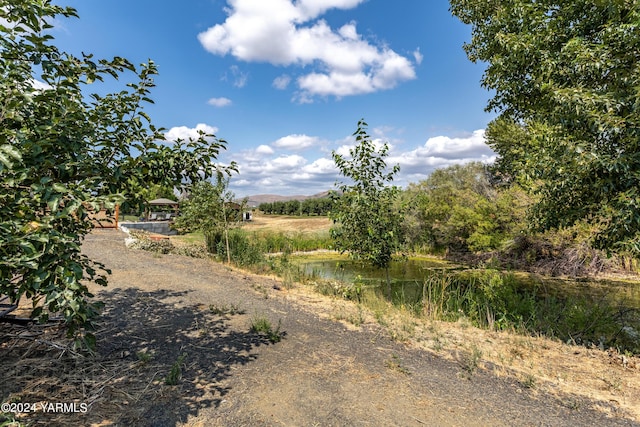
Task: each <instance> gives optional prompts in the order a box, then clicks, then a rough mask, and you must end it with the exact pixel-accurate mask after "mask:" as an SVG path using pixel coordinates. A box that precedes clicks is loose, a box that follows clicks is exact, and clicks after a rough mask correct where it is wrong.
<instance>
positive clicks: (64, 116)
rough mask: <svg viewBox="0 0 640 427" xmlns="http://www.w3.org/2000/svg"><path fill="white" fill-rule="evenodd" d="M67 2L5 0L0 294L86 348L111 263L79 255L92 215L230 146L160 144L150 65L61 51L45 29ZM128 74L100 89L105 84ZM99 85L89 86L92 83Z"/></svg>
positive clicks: (201, 171)
mask: <svg viewBox="0 0 640 427" xmlns="http://www.w3.org/2000/svg"><path fill="white" fill-rule="evenodd" d="M61 17H62V18H70V17H77V14H76V11H75V10H74V9H72V8H65V7H61V6H58V5H55V4H52V2H51V1H49V0H11V1H7V0H0V94H1V95H0V294H6V295H9V297H10V299H11V301H13V302H17V301H19V300H20V299H21V298H29V299H32V300H33V304H34V311H33V316H34V317H39V318H40V319H42V320H45V319H47V317H48V316H49V314H50V313H56V314H57V313H61V314H62V315H63V316H64V318H65V320H66V324H67V326H68V331H69V334H70V335H76V336H77V338H78V339H79V341H78V343H79V344H82V340H84V344H87V345H91V344H92V342H93V340H94V338H93V336H92V335H91V334H90V333H88V334H83V333H82V332H87V331H89V329H90V327H91V319H92V318H94V317H95V316H96V314H97V313H98V310H99V308H100V304H99V303H97V302H95V301H94V300H92V299H91V297H92V295H91V293H90V292H89V289H88V287H87V285H88V283H89V282H91V281H94V282H96V283H98V284H100V285H106V283H107V274H108V270H106V269H105V268H104V266H102V265H100V264H98V263H95V262H93V261H92V260H90V259H88V258H87V257H86V256H85V255H83V254H82V253H81V250H80V248H81V242H82V240H83V238H84V236H85V235H86V234H87V233H89V231H90V230H91V229H92V224H91V222H90V221H88V220H87V215H88V214H89V212H90V211H91V210H97V209H100V208H101V207H107V208H113V206H114V204H115V203H117V202H121V201H122V200H124V199H125V198H128V199H129V200H131V199H138V200H140V197H139V196H140V189H141V188H144V187H145V186H146V185H147V184H158V185H161V186H164V187H170V188H174V187H179V186H181V185H182V184H183V183H185V182H197V181H199V180H201V179H203V178H207V177H208V176H211V175H212V174H213V173H214V171H213V170H212V168H211V164H212V161H214V160H215V159H216V157H217V156H218V154H219V152H220V150H222V149H224V148H225V142H224V141H222V140H219V139H217V138H215V136H213V135H204V134H202V135H201V137H200V138H198V139H197V140H189V141H175V142H172V143H165V142H162V141H161V140H163V139H164V137H163V131H162V129H158V128H156V127H155V126H153V124H152V123H151V121H150V118H149V116H148V115H147V114H146V113H145V111H144V109H143V107H144V105H145V103H149V102H151V99H150V98H149V93H150V90H151V89H152V88H153V86H154V83H153V77H154V75H155V74H156V73H157V70H156V66H155V64H154V63H153V62H151V61H149V63H148V64H142V65H141V66H140V67H135V66H134V65H133V64H131V63H130V62H128V61H127V60H125V59H123V58H119V57H115V58H113V59H109V60H107V59H101V60H95V59H94V58H93V57H92V55H89V54H83V55H82V56H80V57H78V56H74V55H72V54H69V53H66V52H63V51H61V50H59V49H58V48H57V47H56V46H55V44H54V43H53V41H54V38H53V36H52V35H51V31H50V29H51V28H52V23H53V22H54V21H55V20H56V19H60V18H61ZM120 77H122V78H124V79H128V80H129V81H130V82H129V83H127V84H126V86H125V85H124V84H123V89H122V90H119V91H118V92H115V93H111V94H106V95H104V94H103V95H99V94H98V93H104V92H106V91H105V90H104V89H103V88H102V87H101V82H103V81H104V79H118V78H120ZM92 88H95V90H92Z"/></svg>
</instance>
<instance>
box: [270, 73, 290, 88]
mask: <svg viewBox="0 0 640 427" xmlns="http://www.w3.org/2000/svg"><path fill="white" fill-rule="evenodd" d="M289 83H291V77H290V76H288V75H286V74H283V75H281V76H279V77H276V78H275V79H274V80H273V83H272V85H273V87H275V88H276V89H280V90H284V89H286V88H287V87H288V86H289Z"/></svg>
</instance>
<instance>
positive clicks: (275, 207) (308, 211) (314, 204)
mask: <svg viewBox="0 0 640 427" xmlns="http://www.w3.org/2000/svg"><path fill="white" fill-rule="evenodd" d="M331 204H332V202H331V199H330V198H328V197H323V198H318V199H306V200H303V201H300V200H287V201H276V202H265V203H260V205H259V206H258V209H259V210H260V211H262V212H263V213H265V214H267V215H319V216H324V215H328V214H329V211H330V210H331Z"/></svg>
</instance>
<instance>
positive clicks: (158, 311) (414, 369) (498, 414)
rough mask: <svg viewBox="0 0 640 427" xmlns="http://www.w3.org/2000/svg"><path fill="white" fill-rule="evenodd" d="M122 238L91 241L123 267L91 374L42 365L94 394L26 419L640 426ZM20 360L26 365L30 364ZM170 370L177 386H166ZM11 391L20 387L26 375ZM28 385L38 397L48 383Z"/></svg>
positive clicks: (264, 284) (79, 365)
mask: <svg viewBox="0 0 640 427" xmlns="http://www.w3.org/2000/svg"><path fill="white" fill-rule="evenodd" d="M124 237H125V236H124V234H122V233H120V232H114V231H97V232H94V233H92V234H91V235H90V236H89V237H88V239H87V240H86V242H85V243H84V246H83V248H84V252H85V253H86V254H87V255H89V256H90V257H91V258H94V259H96V260H99V261H101V262H103V263H104V264H106V265H107V266H108V267H109V268H111V269H112V270H113V274H112V276H111V277H110V279H109V287H108V288H106V289H101V290H99V291H100V292H99V294H98V298H100V299H102V300H103V301H104V302H105V303H106V307H105V312H104V317H103V319H102V320H101V326H100V329H99V331H98V334H97V335H98V340H99V341H98V353H97V355H96V359H95V360H93V361H92V362H91V363H90V364H89V363H88V362H86V361H78V360H77V358H74V359H68V360H67V362H65V363H66V365H65V366H67V365H69V364H72V365H73V364H74V363H75V365H73V366H72V368H73V369H75V370H76V371H77V372H85V374H84V375H83V376H84V378H77V379H76V380H77V382H76V383H74V382H73V381H71V384H70V383H69V380H68V377H64V376H63V374H62V373H61V372H60V369H57V371H58V372H57V373H56V372H55V370H53V369H52V368H51V369H49V370H48V371H45V370H44V368H43V370H42V372H41V375H43V376H45V373H46V378H45V381H43V384H49V388H50V389H51V384H54V385H55V384H57V386H56V387H57V388H56V389H55V390H53V391H50V393H54V392H55V393H57V394H56V395H57V396H60V394H61V393H68V396H67V397H64V396H63V398H67V399H75V400H77V401H84V402H86V403H88V404H89V405H90V407H89V411H87V412H86V413H83V414H55V415H56V417H54V416H53V415H52V414H37V415H34V416H33V418H27V419H31V420H32V421H34V422H36V423H43V424H47V425H53V424H57V423H59V424H60V425H64V424H66V425H71V424H74V425H122V426H182V425H190V426H211V425H217V426H255V425H265V426H425V425H426V426H476V425H477V426H547V425H548V426H586V425H599V426H632V425H640V424H638V423H636V422H634V421H633V420H630V419H627V418H624V417H623V416H622V415H620V416H618V417H615V418H612V417H607V416H605V415H604V414H603V413H602V412H600V411H595V410H593V409H592V407H593V404H592V403H593V402H590V401H588V400H585V399H583V398H580V397H576V396H571V395H562V394H558V395H555V396H551V395H546V394H544V393H540V392H534V391H532V390H530V389H527V388H525V387H524V386H523V385H522V384H521V383H519V382H515V381H512V380H509V379H506V378H498V377H496V376H495V375H493V374H492V373H491V372H490V370H488V369H478V370H475V371H473V372H471V370H470V369H468V367H466V366H465V365H464V364H461V363H457V362H455V361H447V360H444V359H442V358H439V357H437V356H434V355H432V354H430V353H428V352H425V351H422V350H419V349H414V348H411V347H409V346H407V345H405V344H402V343H398V342H396V341H393V340H391V339H389V338H388V337H387V335H386V333H385V332H384V330H383V329H382V328H381V327H379V326H378V325H375V324H364V325H362V326H361V327H360V328H358V329H355V328H349V327H348V326H347V325H344V324H342V323H340V322H337V321H333V320H331V319H328V318H327V316H323V315H322V314H321V311H322V310H321V309H320V308H318V309H315V308H314V307H316V306H317V307H321V306H322V304H324V303H325V301H323V298H324V297H321V296H315V295H313V294H307V295H306V296H305V295H304V294H301V293H296V295H293V291H289V290H286V289H283V287H282V286H281V284H279V283H278V282H276V281H273V280H270V279H267V278H262V277H257V276H250V275H247V274H243V273H239V272H236V271H232V270H230V269H228V268H226V267H224V266H222V265H220V264H216V263H213V262H210V261H208V260H202V259H194V258H187V257H181V256H174V255H172V256H167V255H157V254H153V253H149V252H143V251H133V250H128V249H126V248H125V246H124ZM256 319H268V320H269V321H270V322H271V324H272V325H273V328H274V329H276V327H277V325H278V323H279V322H280V331H279V332H280V333H282V339H281V340H280V341H279V342H275V343H272V342H271V341H270V340H269V339H268V337H267V336H265V335H264V334H257V333H255V332H251V331H250V325H251V324H252V321H255V320H256ZM15 354H18V353H13V352H12V353H10V354H7V357H8V359H7V360H13V359H11V357H14V355H15ZM65 357H67V356H66V355H65ZM62 359H64V358H62ZM23 361H24V360H23ZM13 363H15V366H13V367H12V368H11V369H12V371H11V372H12V373H13V374H14V375H18V374H19V373H20V369H23V368H21V365H20V363H19V362H18V361H14V362H13ZM176 367H178V368H179V369H178V368H176ZM172 368H173V371H174V372H173V373H174V374H176V375H172ZM0 369H3V370H6V369H9V368H8V367H5V366H3V368H0ZM24 369H26V368H24ZM62 370H64V369H62ZM178 371H179V372H178ZM5 373H6V372H5ZM78 376H80V375H78ZM72 377H73V376H72ZM61 378H67V379H66V380H65V381H66V384H61V383H62V382H64V381H62V380H61ZM171 378H172V379H175V380H176V381H175V382H176V383H177V384H176V385H169V384H167V382H171V381H167V380H168V379H171ZM56 379H58V382H56ZM7 387H12V390H9V391H10V392H13V393H14V394H15V393H18V392H19V391H20V390H19V387H20V386H19V384H13V383H12V385H11V386H7ZM21 387H23V389H27V391H29V390H30V391H29V392H30V393H32V394H33V396H35V395H36V394H37V393H38V392H39V391H38V390H41V389H38V388H36V387H34V386H32V387H31V389H29V387H28V386H27V385H22V386H21ZM65 390H66V391H65ZM27 391H23V392H24V393H27ZM74 393H75V394H74ZM5 394H6V390H5V392H4V393H3V397H4V395H5ZM27 396H28V395H27ZM42 396H43V397H42ZM46 397H47V396H46V392H44V393H41V398H46ZM24 398H28V397H24ZM33 398H35V397H33ZM70 423H71V424H70Z"/></svg>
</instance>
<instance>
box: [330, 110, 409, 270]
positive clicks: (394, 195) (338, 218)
mask: <svg viewBox="0 0 640 427" xmlns="http://www.w3.org/2000/svg"><path fill="white" fill-rule="evenodd" d="M353 135H354V136H355V138H356V145H355V147H354V148H352V149H351V150H350V151H349V156H348V157H347V156H342V155H340V154H338V153H336V152H335V151H334V152H333V153H332V155H333V160H334V162H335V164H336V166H337V167H338V169H339V170H340V174H341V175H342V176H344V177H345V178H347V179H348V180H349V181H348V182H346V183H345V182H341V183H338V184H337V187H338V194H337V195H336V194H334V205H333V208H332V210H331V212H330V214H329V217H330V218H331V219H332V220H333V221H334V226H333V227H332V228H331V236H332V237H333V239H334V241H335V244H336V248H337V249H338V250H340V251H342V252H349V254H350V255H351V256H352V257H354V258H356V259H361V260H364V261H366V262H369V263H371V264H372V265H374V266H376V267H378V268H384V269H386V270H387V273H388V269H389V263H390V262H391V260H392V257H393V255H394V254H395V253H396V252H397V250H398V249H399V248H400V244H401V242H402V227H401V225H402V212H401V210H399V209H398V208H397V205H396V201H397V199H398V196H399V195H400V189H399V188H398V187H396V186H393V185H390V184H391V182H392V181H393V178H394V175H396V174H397V173H398V172H399V170H400V166H398V165H395V166H393V167H392V168H391V170H390V171H389V170H388V169H387V164H386V162H385V158H386V157H387V156H388V152H389V146H388V144H386V143H385V144H384V145H383V146H382V147H380V148H379V149H377V148H376V145H375V143H374V141H373V140H372V139H371V137H370V136H369V135H368V134H367V124H366V123H365V122H364V120H360V121H359V122H358V129H357V130H356V131H355V132H354V134H353ZM387 278H388V274H387Z"/></svg>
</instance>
